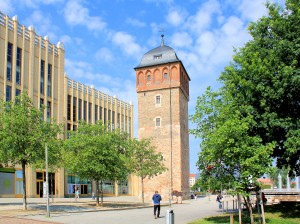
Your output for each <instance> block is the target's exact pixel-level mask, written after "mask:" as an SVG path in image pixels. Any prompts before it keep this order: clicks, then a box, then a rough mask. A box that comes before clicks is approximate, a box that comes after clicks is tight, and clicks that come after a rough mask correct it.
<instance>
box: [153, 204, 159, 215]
mask: <svg viewBox="0 0 300 224" xmlns="http://www.w3.org/2000/svg"><path fill="white" fill-rule="evenodd" d="M156 211H157V217H159V214H160V205H154V215H156Z"/></svg>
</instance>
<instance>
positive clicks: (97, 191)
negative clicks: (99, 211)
mask: <svg viewBox="0 0 300 224" xmlns="http://www.w3.org/2000/svg"><path fill="white" fill-rule="evenodd" d="M96 198H97V199H96V206H99V205H100V204H99V180H96Z"/></svg>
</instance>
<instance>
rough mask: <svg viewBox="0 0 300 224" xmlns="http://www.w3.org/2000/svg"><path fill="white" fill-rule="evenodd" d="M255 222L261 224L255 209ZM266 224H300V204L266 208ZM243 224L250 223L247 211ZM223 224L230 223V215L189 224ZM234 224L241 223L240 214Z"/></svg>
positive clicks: (289, 203) (235, 218) (292, 203)
mask: <svg viewBox="0 0 300 224" xmlns="http://www.w3.org/2000/svg"><path fill="white" fill-rule="evenodd" d="M253 212H254V222H255V223H260V219H259V216H258V214H257V210H256V209H254V210H253ZM265 217H266V223H268V224H269V223H270V224H300V203H299V202H298V203H297V202H282V203H281V204H278V205H266V206H265ZM242 219H243V220H242V223H250V219H249V216H248V212H247V211H245V210H244V211H243V213H242ZM216 223H218V224H222V223H224V224H225V223H226V224H228V223H230V215H229V214H226V213H224V214H223V215H220V216H214V217H208V218H204V219H199V220H197V221H195V222H190V223H189V224H216ZM234 223H239V216H238V213H235V214H234Z"/></svg>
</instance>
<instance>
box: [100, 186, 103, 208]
mask: <svg viewBox="0 0 300 224" xmlns="http://www.w3.org/2000/svg"><path fill="white" fill-rule="evenodd" d="M100 184H101V206H102V207H103V183H102V180H101V181H100Z"/></svg>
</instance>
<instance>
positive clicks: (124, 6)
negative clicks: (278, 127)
mask: <svg viewBox="0 0 300 224" xmlns="http://www.w3.org/2000/svg"><path fill="white" fill-rule="evenodd" d="M270 2H276V3H278V4H280V5H283V4H284V2H285V0H270ZM0 11H1V12H2V13H4V14H6V15H8V16H9V17H13V16H15V15H17V17H18V22H19V23H20V24H21V25H25V26H26V27H29V26H34V27H35V31H36V33H37V35H39V36H42V37H44V36H46V35H48V37H49V39H50V42H51V43H52V44H55V45H56V44H57V43H58V42H59V41H60V42H63V44H64V46H65V71H66V73H67V75H68V77H70V78H71V79H74V80H76V81H78V82H81V83H83V84H85V85H88V86H91V85H94V86H95V89H97V90H99V91H101V92H103V93H106V94H109V95H111V96H114V95H116V96H117V98H118V99H121V100H123V101H125V102H132V103H133V105H134V110H135V111H134V118H135V119H134V126H135V130H134V132H135V137H138V130H137V116H138V114H137V93H136V88H135V80H136V79H135V71H134V67H136V66H137V65H138V64H139V62H140V60H141V59H142V57H143V55H144V54H145V53H147V52H148V51H149V50H152V49H153V48H155V47H158V46H159V45H160V43H161V34H162V32H163V34H164V35H165V37H164V43H165V45H168V46H169V47H172V48H173V49H174V50H175V52H176V54H177V56H178V57H179V59H180V60H181V61H182V63H183V64H184V66H185V68H186V70H187V72H188V74H189V76H190V78H191V81H190V101H189V115H193V114H194V112H195V106H196V101H197V97H198V96H201V95H202V94H203V93H204V92H205V90H206V88H207V87H208V86H211V87H212V88H213V89H217V88H219V87H220V83H219V82H217V79H218V77H219V76H220V74H221V72H222V71H223V70H224V67H225V66H227V65H229V63H230V62H231V61H232V55H233V53H234V49H235V48H236V49H238V48H240V47H242V46H243V45H244V44H245V43H246V42H247V41H249V40H250V39H251V36H250V35H249V33H248V31H247V27H248V25H249V22H250V21H256V20H257V19H259V18H260V17H262V16H263V15H266V14H267V10H266V7H265V1H264V0H92V1H91V0H90V1H89V0H0ZM194 127H195V125H194V124H192V123H191V122H190V123H189V128H194ZM200 150H201V149H200V139H195V137H194V136H192V135H190V172H191V173H198V170H197V167H196V162H197V160H198V153H199V151H200Z"/></svg>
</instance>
